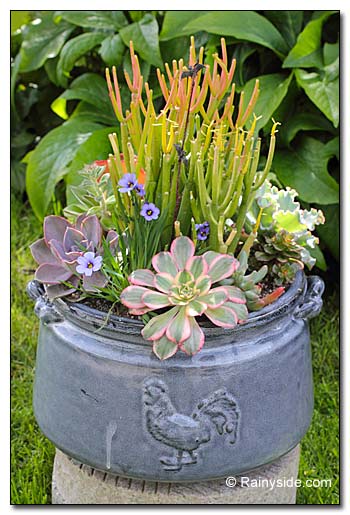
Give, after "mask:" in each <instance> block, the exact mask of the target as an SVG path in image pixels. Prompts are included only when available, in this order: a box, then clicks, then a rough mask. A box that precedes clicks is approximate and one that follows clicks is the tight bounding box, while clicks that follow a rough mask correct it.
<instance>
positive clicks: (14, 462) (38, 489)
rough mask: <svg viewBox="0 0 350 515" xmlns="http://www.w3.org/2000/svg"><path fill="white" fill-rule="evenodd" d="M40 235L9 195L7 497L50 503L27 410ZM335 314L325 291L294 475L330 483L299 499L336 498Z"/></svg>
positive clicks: (47, 462)
mask: <svg viewBox="0 0 350 515" xmlns="http://www.w3.org/2000/svg"><path fill="white" fill-rule="evenodd" d="M40 236H41V224H40V223H39V222H38V221H37V220H36V218H35V216H34V215H33V213H32V211H31V210H30V208H29V207H28V205H26V206H23V205H22V203H21V202H19V201H18V200H17V199H16V198H13V199H12V231H11V249H12V258H11V263H12V270H11V276H12V294H11V297H12V298H11V301H12V303H11V313H12V366H11V372H12V395H11V407H12V415H11V428H12V434H11V436H12V445H11V450H12V452H11V466H12V481H11V502H12V504H25V505H26V504H50V502H51V473H52V464H53V458H54V446H53V445H52V444H51V443H50V442H49V441H48V440H47V439H46V438H45V437H44V436H43V435H42V434H41V432H40V430H39V428H38V426H37V424H36V421H35V419H34V415H33V410H32V383H33V377H34V368H35V351H36V342H37V336H38V319H37V318H36V316H35V315H34V312H33V302H32V301H31V300H30V299H29V298H28V297H27V295H26V292H25V288H26V284H27V282H28V281H29V280H30V279H31V278H32V275H33V273H32V269H33V266H34V263H33V261H32V258H31V255H30V251H29V249H28V244H30V243H31V242H33V241H34V240H35V239H37V238H38V237H40ZM338 317H339V309H338V306H337V297H336V294H335V293H333V294H332V295H331V296H330V297H326V300H325V306H324V309H323V311H322V313H321V315H320V316H319V317H318V318H317V319H315V320H313V321H312V322H311V339H312V351H313V367H314V383H315V412H314V417H313V421H312V425H311V427H310V429H309V431H308V433H307V435H306V436H305V438H304V439H303V441H302V454H301V461H300V469H299V478H300V479H301V480H302V481H305V480H306V479H310V478H312V479H331V480H332V486H331V487H330V488H308V487H306V486H302V487H300V488H299V490H298V495H297V503H298V504H338V503H339V476H338V460H339V449H338V436H339V434H338V431H339V426H338V398H339V396H338V382H339V381H338V370H339V367H338V350H339V349H338V330H339V329H338V328H339V323H338Z"/></svg>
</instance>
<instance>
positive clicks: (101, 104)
mask: <svg viewBox="0 0 350 515" xmlns="http://www.w3.org/2000/svg"><path fill="white" fill-rule="evenodd" d="M67 100H83V101H84V102H87V103H89V104H91V105H92V106H94V111H95V112H96V117H97V120H98V121H101V123H105V124H108V125H112V124H114V123H115V114H114V112H113V109H112V106H111V102H110V99H109V96H108V90H107V85H106V81H105V79H104V78H103V77H101V76H100V75H97V74H96V73H84V74H83V75H81V76H80V77H77V78H76V79H75V80H74V81H73V82H72V83H71V84H70V86H69V89H67V90H66V91H64V92H63V93H62V95H60V96H59V97H58V98H56V99H55V100H54V101H53V102H52V104H51V109H52V110H53V112H54V113H56V114H57V115H58V116H60V117H61V118H63V119H67V118H68V113H67Z"/></svg>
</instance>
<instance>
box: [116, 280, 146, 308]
mask: <svg viewBox="0 0 350 515" xmlns="http://www.w3.org/2000/svg"><path fill="white" fill-rule="evenodd" d="M148 291H149V290H147V288H144V287H143V286H128V287H127V288H125V289H124V290H123V292H122V294H121V296H120V300H121V302H122V303H123V304H124V305H125V306H127V307H128V308H131V309H140V308H144V307H146V305H145V303H144V301H143V299H142V296H143V294H144V293H147V292H148Z"/></svg>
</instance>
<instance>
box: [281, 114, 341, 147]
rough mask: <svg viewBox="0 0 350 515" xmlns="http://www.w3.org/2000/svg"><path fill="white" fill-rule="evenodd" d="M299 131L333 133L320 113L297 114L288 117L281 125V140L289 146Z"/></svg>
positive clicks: (330, 126) (328, 123)
mask: <svg viewBox="0 0 350 515" xmlns="http://www.w3.org/2000/svg"><path fill="white" fill-rule="evenodd" d="M299 131H327V132H331V133H332V132H334V129H333V127H332V125H331V124H330V122H329V121H328V120H327V119H326V118H325V117H324V116H323V115H322V114H321V113H297V114H296V115H294V116H292V117H289V118H288V119H287V123H285V124H283V129H282V130H281V139H282V141H283V142H284V144H285V145H289V144H290V142H291V141H293V139H294V138H295V136H296V135H297V133H298V132H299Z"/></svg>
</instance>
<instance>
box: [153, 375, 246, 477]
mask: <svg viewBox="0 0 350 515" xmlns="http://www.w3.org/2000/svg"><path fill="white" fill-rule="evenodd" d="M143 405H144V421H145V426H146V430H147V432H148V433H149V434H150V435H151V436H152V437H153V438H154V439H155V440H157V441H159V442H161V443H163V444H164V445H167V446H168V447H171V448H173V449H174V454H173V455H172V456H160V458H159V460H160V463H161V464H162V466H163V469H164V470H168V471H174V472H176V471H180V470H181V469H182V467H183V466H184V465H194V464H196V463H197V457H198V455H197V453H196V452H195V451H196V450H197V449H199V447H200V446H201V445H203V444H206V443H209V442H210V440H211V439H212V436H213V431H215V430H216V432H217V433H218V434H219V435H221V436H223V435H229V438H228V441H229V443H230V444H231V445H233V444H235V443H236V441H237V437H238V425H239V420H240V411H239V409H238V406H237V402H236V400H235V398H234V397H233V395H231V394H229V393H228V392H227V391H226V389H220V390H217V391H216V392H214V393H213V394H211V395H210V396H209V397H207V398H206V399H203V400H202V401H201V402H199V403H198V405H197V407H196V408H195V410H194V411H193V413H192V414H191V415H190V416H188V415H185V414H183V413H179V412H177V410H176V409H175V407H174V405H173V404H172V401H171V400H170V396H169V389H168V387H167V385H166V384H165V383H164V382H163V381H161V380H159V379H156V378H148V379H146V381H145V382H144V390H143Z"/></svg>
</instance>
